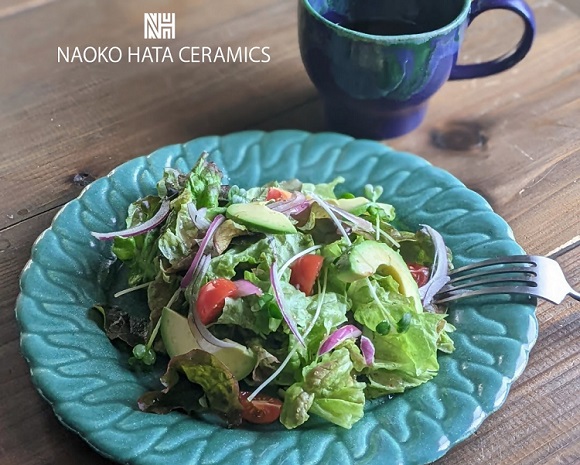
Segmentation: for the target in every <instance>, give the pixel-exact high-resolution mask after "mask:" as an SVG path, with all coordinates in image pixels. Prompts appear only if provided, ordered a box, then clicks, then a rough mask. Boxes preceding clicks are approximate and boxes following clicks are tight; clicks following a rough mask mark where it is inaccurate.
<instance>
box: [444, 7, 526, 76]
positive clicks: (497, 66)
mask: <svg viewBox="0 0 580 465" xmlns="http://www.w3.org/2000/svg"><path fill="white" fill-rule="evenodd" d="M494 9H501V10H509V11H513V12H514V13H516V14H517V15H518V16H520V17H521V18H522V19H523V20H524V26H525V30H524V34H523V35H522V38H521V40H520V43H519V44H518V46H517V47H516V48H515V50H514V51H513V52H512V53H509V54H507V55H504V56H502V57H499V58H496V59H495V60H491V61H487V62H485V63H478V64H475V65H457V64H456V65H454V66H453V68H452V69H451V75H450V76H449V79H471V78H477V77H484V76H489V75H491V74H496V73H501V72H502V71H505V70H506V69H508V68H511V67H512V66H514V65H515V64H516V63H518V62H519V61H521V59H522V58H524V56H526V54H527V53H528V52H529V51H530V48H531V47H532V42H533V41H534V35H535V32H536V21H535V19H534V13H533V12H532V9H531V8H530V7H529V6H528V4H527V3H526V2H525V1H524V0H475V1H474V2H473V3H472V5H471V11H470V12H469V19H468V25H469V24H471V23H472V21H473V20H474V19H475V18H476V17H477V16H479V15H480V14H481V13H483V12H484V11H487V10H494Z"/></svg>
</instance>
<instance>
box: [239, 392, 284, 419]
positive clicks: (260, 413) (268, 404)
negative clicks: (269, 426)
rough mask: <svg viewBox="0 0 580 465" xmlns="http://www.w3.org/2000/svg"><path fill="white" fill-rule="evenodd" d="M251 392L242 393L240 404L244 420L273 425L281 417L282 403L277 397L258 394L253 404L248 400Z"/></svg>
mask: <svg viewBox="0 0 580 465" xmlns="http://www.w3.org/2000/svg"><path fill="white" fill-rule="evenodd" d="M250 394H251V392H247V391H241V392H240V396H239V398H240V403H241V404H242V408H243V410H242V418H243V419H244V420H246V421H249V422H250V423H259V424H266V423H273V422H275V421H276V420H277V419H278V418H279V417H280V411H281V410H282V401H281V400H280V399H276V398H275V397H270V396H266V395H264V394H258V395H257V396H256V397H255V398H254V399H253V400H252V402H250V401H249V400H248V396H249V395H250Z"/></svg>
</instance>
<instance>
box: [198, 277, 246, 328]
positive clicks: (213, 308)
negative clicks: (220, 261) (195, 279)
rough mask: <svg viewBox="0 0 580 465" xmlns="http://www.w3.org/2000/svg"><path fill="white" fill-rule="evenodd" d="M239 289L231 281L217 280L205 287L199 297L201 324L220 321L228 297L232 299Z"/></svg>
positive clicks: (200, 291)
mask: <svg viewBox="0 0 580 465" xmlns="http://www.w3.org/2000/svg"><path fill="white" fill-rule="evenodd" d="M237 290H238V288H237V287H236V285H235V284H234V283H233V282H231V281H230V280H229V279H225V278H217V279H214V280H213V281H210V282H209V283H206V284H204V285H203V287H202V288H201V289H200V290H199V295H198V296H197V302H196V309H197V314H198V315H199V318H200V320H201V322H202V323H203V324H204V325H208V324H210V323H213V322H214V321H215V320H217V319H218V317H219V316H220V314H221V312H222V310H223V309H224V305H225V303H226V297H232V296H233V295H234V294H235V293H236V292H237Z"/></svg>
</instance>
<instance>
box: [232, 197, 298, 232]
mask: <svg viewBox="0 0 580 465" xmlns="http://www.w3.org/2000/svg"><path fill="white" fill-rule="evenodd" d="M226 216H227V217H228V218H230V219H232V220H234V221H235V222H236V223H239V224H242V225H244V226H246V227H247V228H249V229H251V230H253V231H258V232H263V233H271V234H295V233H296V228H295V227H294V225H293V224H292V222H291V221H290V220H289V219H288V217H287V216H286V215H284V214H282V213H280V212H277V211H274V210H272V209H271V208H268V207H266V206H265V205H264V204H261V203H255V202H254V203H234V204H233V205H230V206H229V207H228V209H227V210H226Z"/></svg>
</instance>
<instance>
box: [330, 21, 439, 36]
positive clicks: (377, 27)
mask: <svg viewBox="0 0 580 465" xmlns="http://www.w3.org/2000/svg"><path fill="white" fill-rule="evenodd" d="M338 24H339V25H340V26H342V27H344V28H346V29H350V30H351V31H356V32H362V33H363V34H371V35H376V36H403V35H409V34H422V33H423V32H429V31H434V30H435V29H437V27H436V26H434V27H433V26H432V25H429V24H417V23H415V22H413V21H403V20H400V21H392V20H384V19H369V20H363V21H344V22H339V23H338Z"/></svg>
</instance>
